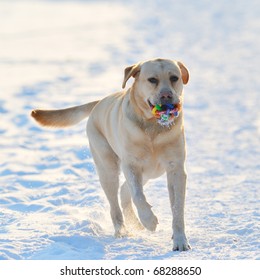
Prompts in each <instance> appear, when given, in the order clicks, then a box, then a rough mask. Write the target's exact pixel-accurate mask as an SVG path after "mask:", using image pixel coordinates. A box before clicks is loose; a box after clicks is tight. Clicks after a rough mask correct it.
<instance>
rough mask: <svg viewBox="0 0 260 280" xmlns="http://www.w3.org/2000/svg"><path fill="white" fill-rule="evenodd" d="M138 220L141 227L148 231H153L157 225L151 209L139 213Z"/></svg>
mask: <svg viewBox="0 0 260 280" xmlns="http://www.w3.org/2000/svg"><path fill="white" fill-rule="evenodd" d="M139 218H140V220H141V223H142V224H143V226H144V227H145V228H146V229H148V230H150V231H155V230H156V227H157V225H158V224H159V223H158V219H157V217H156V216H155V215H154V213H153V212H152V210H151V209H149V210H148V211H143V212H142V213H140V214H139Z"/></svg>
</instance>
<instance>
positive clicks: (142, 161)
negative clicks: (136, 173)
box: [124, 134, 165, 178]
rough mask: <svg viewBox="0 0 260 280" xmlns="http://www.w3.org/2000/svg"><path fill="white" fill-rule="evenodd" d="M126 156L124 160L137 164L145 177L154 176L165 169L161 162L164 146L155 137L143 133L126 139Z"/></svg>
mask: <svg viewBox="0 0 260 280" xmlns="http://www.w3.org/2000/svg"><path fill="white" fill-rule="evenodd" d="M126 151H127V156H126V157H125V158H124V160H126V161H128V162H129V163H130V164H133V165H135V166H138V168H139V170H142V172H143V175H145V176H146V177H147V178H156V177H158V176H160V175H161V174H162V173H163V172H164V171H165V166H164V162H163V156H162V155H163V154H164V147H163V145H162V144H161V143H160V141H158V140H157V139H156V138H151V137H150V136H149V135H146V134H144V135H143V136H142V137H141V138H135V137H133V138H132V139H131V141H127V145H126Z"/></svg>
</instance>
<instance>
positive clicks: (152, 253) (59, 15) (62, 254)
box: [0, 0, 260, 260]
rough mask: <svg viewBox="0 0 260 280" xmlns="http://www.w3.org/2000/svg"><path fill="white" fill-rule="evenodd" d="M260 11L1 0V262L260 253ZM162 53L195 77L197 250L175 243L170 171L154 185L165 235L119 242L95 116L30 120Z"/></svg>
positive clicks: (81, 98) (201, 3)
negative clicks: (44, 122)
mask: <svg viewBox="0 0 260 280" xmlns="http://www.w3.org/2000/svg"><path fill="white" fill-rule="evenodd" d="M259 14H260V4H259V1H258V0H247V1H242V0H241V1H235V0H230V1H226V0H218V1H207V0H198V1H192V0H190V1H189V0H161V1H156V0H150V1H148V0H143V1H139V0H133V1H124V0H118V1H94V0H93V1H58V0H56V1H43V0H42V1H37V0H36V1H18V0H17V1H12V0H9V1H8V0H6V1H4V0H0V259H200V260H201V259H260V245H259V240H260V226H259V224H260V211H259V205H260V189H259V180H260V178H259V177H260V176H259V164H260V156H259V154H260V152H259V139H260V137H259V134H260V133H259V132H260V116H259V107H260V98H259V91H260V82H259V63H260V57H259V49H260V45H259V42H260V39H259V34H260V20H259ZM154 57H163V58H172V59H177V60H181V61H183V62H184V63H185V64H186V65H187V67H188V68H189V69H190V73H191V78H190V83H189V84H188V85H187V86H186V88H185V128H186V137H187V150H188V156H187V170H188V191H187V199H186V231H187V235H188V237H189V240H190V243H191V245H192V247H193V249H192V250H191V251H189V252H182V253H179V252H172V251H171V248H172V242H171V211H170V207H169V202H168V193H167V188H166V183H165V177H161V178H158V179H157V180H154V181H151V182H150V183H149V184H148V185H147V187H146V189H145V192H146V194H147V197H148V201H149V202H150V203H151V204H152V205H153V209H154V211H155V213H156V215H157V216H158V218H159V222H160V224H159V226H158V229H157V231H156V232H154V233H151V232H148V231H143V232H137V233H134V235H133V236H132V237H129V238H123V239H115V238H114V237H113V226H112V223H111V219H110V216H109V207H108V203H107V201H106V199H105V196H104V193H103V191H102V189H101V187H100V185H99V181H98V177H97V174H96V171H95V168H94V165H93V161H92V158H91V155H90V152H89V148H88V140H87V138H86V136H85V126H86V121H84V122H82V123H81V124H79V125H78V126H75V127H72V128H70V129H66V130H48V129H45V128H41V127H39V126H37V125H36V123H35V122H34V121H33V120H32V119H31V118H30V111H31V110H32V109H34V108H36V107H38V108H39V107H41V108H42V107H43V108H62V107H67V106H73V105H79V104H83V103H86V102H89V101H92V100H95V99H99V98H102V97H104V96H106V95H108V94H110V93H113V92H115V91H118V90H120V88H121V83H122V78H123V70H124V68H125V67H126V66H129V65H131V64H133V63H136V62H138V61H141V60H146V59H150V58H154ZM131 82H132V81H130V82H129V83H128V86H129V85H130V84H131Z"/></svg>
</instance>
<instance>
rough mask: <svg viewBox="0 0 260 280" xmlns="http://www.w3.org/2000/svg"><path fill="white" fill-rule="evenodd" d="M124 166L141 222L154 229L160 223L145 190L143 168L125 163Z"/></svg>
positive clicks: (149, 228)
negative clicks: (147, 199)
mask: <svg viewBox="0 0 260 280" xmlns="http://www.w3.org/2000/svg"><path fill="white" fill-rule="evenodd" d="M122 168H123V172H124V175H125V178H126V180H127V185H128V186H129V188H130V192H131V196H132V199H133V202H134V204H135V206H136V208H137V212H138V216H139V219H140V221H141V223H142V224H143V226H144V227H145V228H147V229H148V230H150V231H154V230H155V229H156V226H157V224H158V219H157V217H156V216H155V215H154V213H153V211H152V210H151V208H152V206H151V205H150V204H149V203H148V202H147V201H146V197H145V195H144V192H143V178H142V173H141V172H140V170H141V168H138V167H135V166H133V165H129V164H125V165H123V166H122Z"/></svg>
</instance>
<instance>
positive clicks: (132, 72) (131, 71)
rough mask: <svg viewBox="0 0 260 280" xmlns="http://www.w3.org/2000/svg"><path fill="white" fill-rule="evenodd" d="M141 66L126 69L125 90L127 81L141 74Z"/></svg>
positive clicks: (135, 65)
mask: <svg viewBox="0 0 260 280" xmlns="http://www.w3.org/2000/svg"><path fill="white" fill-rule="evenodd" d="M140 69H141V64H140V63H138V64H134V65H132V66H129V67H126V69H125V76H124V80H123V84H122V88H125V86H126V83H127V81H128V80H129V78H130V77H134V78H135V77H136V75H137V74H138V73H139V72H140Z"/></svg>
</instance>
